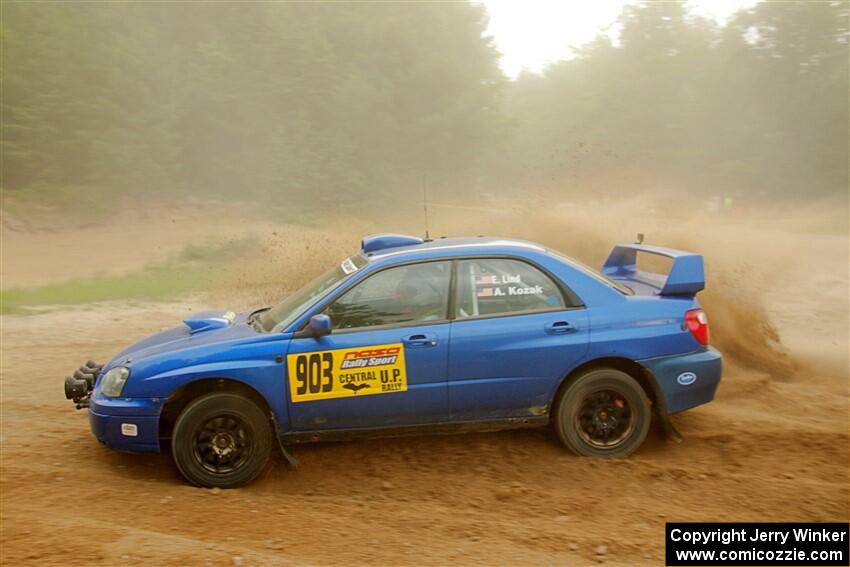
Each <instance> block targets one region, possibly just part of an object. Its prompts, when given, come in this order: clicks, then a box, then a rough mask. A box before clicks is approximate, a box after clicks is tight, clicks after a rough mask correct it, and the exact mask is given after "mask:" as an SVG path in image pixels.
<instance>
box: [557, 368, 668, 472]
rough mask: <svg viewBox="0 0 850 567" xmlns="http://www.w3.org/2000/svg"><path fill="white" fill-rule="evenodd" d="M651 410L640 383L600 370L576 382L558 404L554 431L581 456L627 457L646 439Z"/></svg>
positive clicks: (611, 371) (625, 376)
mask: <svg viewBox="0 0 850 567" xmlns="http://www.w3.org/2000/svg"><path fill="white" fill-rule="evenodd" d="M650 421H651V408H650V403H649V399H648V398H647V396H646V393H645V392H644V391H643V388H641V386H640V384H638V383H637V381H636V380H635V379H634V378H632V377H631V376H629V375H628V374H626V373H625V372H620V371H619V370H614V369H611V368H600V369H596V370H591V371H590V372H587V373H585V374H583V375H581V376H578V377H577V378H575V380H573V381H572V382H571V383H570V384H569V386H568V387H567V388H566V390H565V391H564V392H563V393H562V395H561V396H560V398H559V400H558V401H557V402H556V411H555V429H556V431H557V432H558V436H559V437H560V438H561V441H563V443H564V444H565V445H566V446H567V447H569V448H570V449H571V450H572V451H573V452H575V453H577V454H579V455H586V456H596V457H610V458H617V457H626V456H628V455H630V454H632V453H633V452H634V451H636V450H637V448H638V447H640V445H641V444H642V443H643V441H644V439H646V435H647V433H648V432H649V424H650Z"/></svg>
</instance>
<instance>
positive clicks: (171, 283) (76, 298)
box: [0, 237, 258, 314]
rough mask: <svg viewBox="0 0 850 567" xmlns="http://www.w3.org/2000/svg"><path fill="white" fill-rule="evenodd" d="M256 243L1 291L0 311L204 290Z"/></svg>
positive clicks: (193, 248)
mask: <svg viewBox="0 0 850 567" xmlns="http://www.w3.org/2000/svg"><path fill="white" fill-rule="evenodd" d="M257 251H258V242H257V241H256V239H254V238H250V237H246V238H242V239H238V240H232V241H228V242H223V243H220V242H208V243H206V244H191V245H189V246H187V247H186V248H185V249H184V250H183V251H181V252H180V254H178V255H177V256H176V257H174V258H172V259H171V260H169V261H168V262H164V263H162V264H157V265H153V266H147V267H146V268H144V269H142V270H139V271H138V272H133V273H130V274H125V275H118V276H97V277H92V278H85V279H75V280H70V281H65V282H61V283H56V284H50V285H45V286H40V287H32V288H11V289H0V314H7V313H24V314H26V313H33V312H34V311H32V308H34V307H48V306H56V305H82V304H86V303H93V302H96V301H110V300H117V299H132V300H163V299H169V298H175V297H180V296H183V295H185V294H187V293H190V292H195V291H202V290H208V289H210V288H211V287H212V286H214V285H215V283H216V282H217V281H219V279H220V278H221V276H222V274H223V273H225V271H226V269H227V262H228V261H238V260H241V259H244V258H245V257H246V256H247V255H249V254H252V253H257Z"/></svg>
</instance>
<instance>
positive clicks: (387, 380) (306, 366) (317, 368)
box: [286, 343, 407, 403]
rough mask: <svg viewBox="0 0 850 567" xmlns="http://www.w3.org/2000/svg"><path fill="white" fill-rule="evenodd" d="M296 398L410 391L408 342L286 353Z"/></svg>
mask: <svg viewBox="0 0 850 567" xmlns="http://www.w3.org/2000/svg"><path fill="white" fill-rule="evenodd" d="M286 363H287V368H288V373H289V394H290V397H291V399H292V401H293V402H296V403H297V402H309V401H313V400H327V399H331V398H349V397H353V396H369V395H372V394H389V393H392V392H406V391H407V370H406V367H405V365H404V345H403V344H401V343H396V344H390V345H369V346H364V347H358V348H343V349H337V350H324V351H319V352H304V353H300V354H290V355H289V356H287V357H286Z"/></svg>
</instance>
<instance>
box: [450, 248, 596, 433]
mask: <svg viewBox="0 0 850 567" xmlns="http://www.w3.org/2000/svg"><path fill="white" fill-rule="evenodd" d="M570 296H571V294H566V293H564V290H563V288H562V286H560V285H559V284H557V283H556V282H555V280H554V279H553V278H552V277H550V276H549V275H547V274H546V273H544V272H543V271H542V270H541V269H539V268H538V267H536V266H534V265H532V264H530V263H528V262H525V261H523V260H519V259H513V258H474V259H468V260H459V261H458V263H457V285H456V300H455V303H456V313H455V319H454V321H453V322H452V324H451V341H450V346H449V371H448V397H449V411H450V415H451V419H452V420H460V421H465V420H482V419H501V418H507V417H523V416H534V415H541V414H543V413H544V411H545V410H546V408H547V406H548V404H549V403H550V401H551V400H550V397H551V396H552V393H553V392H554V390H555V388H556V386H557V384H558V382H559V381H560V379H561V378H562V377H563V376H564V373H565V371H566V370H567V369H568V368H569V367H571V366H572V365H573V364H575V363H576V362H577V361H579V360H580V359H581V358H582V357H583V356H584V354H585V353H586V351H587V348H588V338H589V332H588V331H589V329H588V318H587V313H586V310H585V309H584V308H583V307H581V306H575V305H571V304H570V303H569V297H570Z"/></svg>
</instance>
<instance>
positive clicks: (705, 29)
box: [0, 1, 850, 211]
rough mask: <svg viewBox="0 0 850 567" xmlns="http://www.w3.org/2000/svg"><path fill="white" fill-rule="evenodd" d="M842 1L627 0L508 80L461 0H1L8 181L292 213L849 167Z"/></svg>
mask: <svg viewBox="0 0 850 567" xmlns="http://www.w3.org/2000/svg"><path fill="white" fill-rule="evenodd" d="M847 22H848V4H847V3H846V2H800V3H779V2H763V3H760V4H757V5H756V6H755V7H753V8H752V9H749V10H745V11H741V12H739V13H737V14H736V15H734V16H733V17H732V18H731V20H730V21H729V22H728V23H727V24H726V25H723V26H720V25H718V24H716V23H714V22H713V21H711V20H706V19H703V18H700V17H697V16H695V15H693V14H691V13H689V11H688V9H687V6H686V5H685V4H682V3H675V2H643V3H638V4H632V5H628V6H627V7H626V8H625V10H624V12H623V14H622V15H621V17H620V22H619V24H620V27H621V31H620V34H619V38H618V41H616V42H614V41H612V40H611V39H610V38H608V37H607V36H602V35H601V36H600V37H598V38H597V39H596V40H594V41H593V42H591V43H590V44H588V45H585V46H582V47H581V48H580V49H578V51H577V53H576V54H575V57H573V58H571V59H569V60H565V61H561V62H558V63H556V64H554V65H551V66H549V67H548V68H546V69H545V71H544V72H543V73H541V74H532V73H524V74H522V75H520V76H519V77H518V78H517V79H515V80H509V79H508V78H507V77H505V76H504V75H503V74H502V72H501V71H500V69H499V65H498V61H499V53H498V51H497V50H496V48H495V46H494V43H493V41H492V39H491V38H489V37H487V36H486V27H487V13H486V9H485V7H484V6H483V5H481V4H477V3H476V4H473V3H365V4H364V3H188V2H187V3H133V2H126V3H124V2H109V3H58V2H56V3H52V2H12V1H10V2H4V3H3V6H2V22H0V33H2V48H3V49H2V95H3V96H2V153H3V163H2V183H3V190H4V192H6V193H7V195H11V194H14V192H15V191H30V192H32V191H35V192H38V191H45V194H48V192H49V190H50V189H51V188H55V187H71V188H74V190H76V191H80V192H84V191H87V190H94V189H95V188H99V189H101V190H103V189H104V188H105V189H106V190H107V191H108V192H112V193H114V194H115V195H141V196H143V197H148V196H155V195H157V194H164V195H166V194H167V195H174V194H186V195H205V196H212V197H219V196H220V197H231V198H243V199H251V200H259V201H260V202H267V203H271V204H278V205H281V206H292V207H294V208H297V209H308V208H315V209H316V210H322V209H327V208H328V207H336V208H338V207H343V208H348V209H350V210H352V211H357V210H358V209H360V208H363V207H366V208H368V207H378V206H390V207H391V206H396V205H394V203H395V204H397V203H398V202H399V201H400V200H405V199H407V200H409V199H413V198H415V199H419V198H420V195H421V191H422V187H423V185H428V186H429V187H431V188H432V189H431V190H433V191H434V192H436V193H438V194H439V193H442V194H443V196H459V197H469V196H474V195H477V194H481V193H492V194H500V193H503V194H509V193H511V192H516V191H540V192H544V193H549V194H555V195H559V196H563V198H565V199H568V198H571V197H577V196H581V195H585V194H586V193H587V192H588V191H592V192H594V193H595V194H610V195H617V194H620V193H624V192H634V191H640V190H653V189H659V188H661V189H669V190H671V191H676V192H682V193H687V194H699V193H701V192H705V191H726V192H730V191H731V192H735V193H737V194H752V195H754V196H768V197H771V198H772V197H774V196H778V197H794V196H805V197H818V196H823V195H834V194H836V193H837V192H846V191H847V187H848V154H849V153H850V148H848V106H849V105H848V92H850V88H848V84H849V83H848V28H847Z"/></svg>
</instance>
